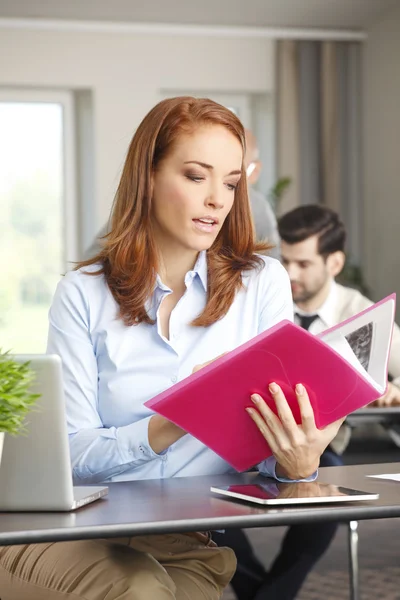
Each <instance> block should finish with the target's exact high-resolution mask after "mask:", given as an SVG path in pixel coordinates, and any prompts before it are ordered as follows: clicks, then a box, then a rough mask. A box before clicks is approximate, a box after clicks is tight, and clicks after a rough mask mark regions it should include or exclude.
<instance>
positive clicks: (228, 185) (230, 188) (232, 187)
mask: <svg viewBox="0 0 400 600" xmlns="http://www.w3.org/2000/svg"><path fill="white" fill-rule="evenodd" d="M226 187H227V188H228V190H231V191H232V192H233V191H234V190H236V188H237V183H227V184H226Z"/></svg>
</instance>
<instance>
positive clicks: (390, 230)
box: [363, 4, 400, 299]
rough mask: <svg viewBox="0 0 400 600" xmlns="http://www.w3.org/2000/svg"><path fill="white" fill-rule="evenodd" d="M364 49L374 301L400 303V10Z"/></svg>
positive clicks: (367, 218)
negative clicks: (393, 295)
mask: <svg viewBox="0 0 400 600" xmlns="http://www.w3.org/2000/svg"><path fill="white" fill-rule="evenodd" d="M367 33H368V38H367V41H366V44H365V49H364V86H363V96H364V100H363V102H364V114H363V121H364V122H363V133H364V135H363V155H364V190H363V191H364V206H365V215H364V223H365V228H364V254H365V263H366V268H365V271H366V277H367V281H368V284H369V285H370V287H371V290H372V292H373V295H374V298H375V299H379V298H381V297H383V296H384V295H386V294H388V293H390V292H392V291H395V292H397V294H398V298H400V67H399V60H400V5H399V4H397V6H396V7H395V8H393V9H392V10H391V11H390V12H388V13H386V14H385V16H384V18H383V19H382V20H381V21H380V22H378V23H376V24H375V25H374V26H373V27H372V28H371V29H370V30H369V31H368V32H367Z"/></svg>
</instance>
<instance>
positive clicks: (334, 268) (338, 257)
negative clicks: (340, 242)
mask: <svg viewBox="0 0 400 600" xmlns="http://www.w3.org/2000/svg"><path fill="white" fill-rule="evenodd" d="M326 262H327V266H328V270H329V274H330V275H331V277H337V276H338V275H339V273H341V271H342V270H343V267H344V263H345V262H346V255H345V253H344V252H342V251H341V250H338V251H337V252H332V254H329V256H328V258H327V260H326Z"/></svg>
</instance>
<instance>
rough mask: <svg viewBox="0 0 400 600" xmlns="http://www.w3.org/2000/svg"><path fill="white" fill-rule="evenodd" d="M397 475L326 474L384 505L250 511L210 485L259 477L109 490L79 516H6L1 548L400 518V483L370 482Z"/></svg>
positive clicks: (340, 470) (394, 469)
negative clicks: (212, 490) (217, 493)
mask: <svg viewBox="0 0 400 600" xmlns="http://www.w3.org/2000/svg"><path fill="white" fill-rule="evenodd" d="M399 472H400V463H388V464H383V465H356V466H346V467H330V468H325V469H321V470H320V476H319V480H320V481H323V482H326V483H333V484H338V485H343V486H347V487H354V488H359V489H361V490H366V491H372V492H375V491H376V492H379V494H380V498H379V500H376V501H373V502H364V503H346V504H342V505H335V504H331V505H329V504H326V505H321V506H314V507H303V508H301V507H294V506H292V507H288V508H276V507H272V508H266V507H265V508H264V507H259V506H256V505H253V506H252V505H250V504H244V503H238V502H233V501H231V500H228V499H224V498H221V497H217V496H213V495H212V494H211V493H210V492H209V489H210V485H218V484H221V485H224V484H226V485H228V484H234V483H251V482H252V481H254V478H255V477H257V476H258V475H257V474H256V473H244V474H234V475H223V476H211V477H187V478H184V477H182V478H173V479H164V480H143V481H129V482H117V483H111V484H109V487H110V491H109V495H108V497H106V498H105V499H101V500H98V501H96V502H95V503H93V504H90V505H88V506H85V507H83V508H81V509H79V510H77V511H76V512H73V513H68V514H66V513H0V545H12V544H22V543H34V542H38V543H39V542H48V541H61V540H64V541H66V540H79V539H90V538H100V537H102V538H107V537H124V536H131V535H144V534H160V533H169V532H182V531H196V530H199V531H204V530H208V529H224V528H229V527H243V528H245V527H273V526H275V525H291V524H293V523H306V522H311V521H312V522H314V523H315V522H317V521H346V522H347V521H358V520H363V519H381V518H388V517H400V483H396V482H389V481H382V480H379V479H370V478H366V477H365V475H368V474H378V473H399Z"/></svg>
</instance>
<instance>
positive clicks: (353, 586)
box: [348, 521, 360, 600]
mask: <svg viewBox="0 0 400 600" xmlns="http://www.w3.org/2000/svg"><path fill="white" fill-rule="evenodd" d="M348 541H349V576H350V599H351V600H360V589H359V570H358V521H349V523H348Z"/></svg>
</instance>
